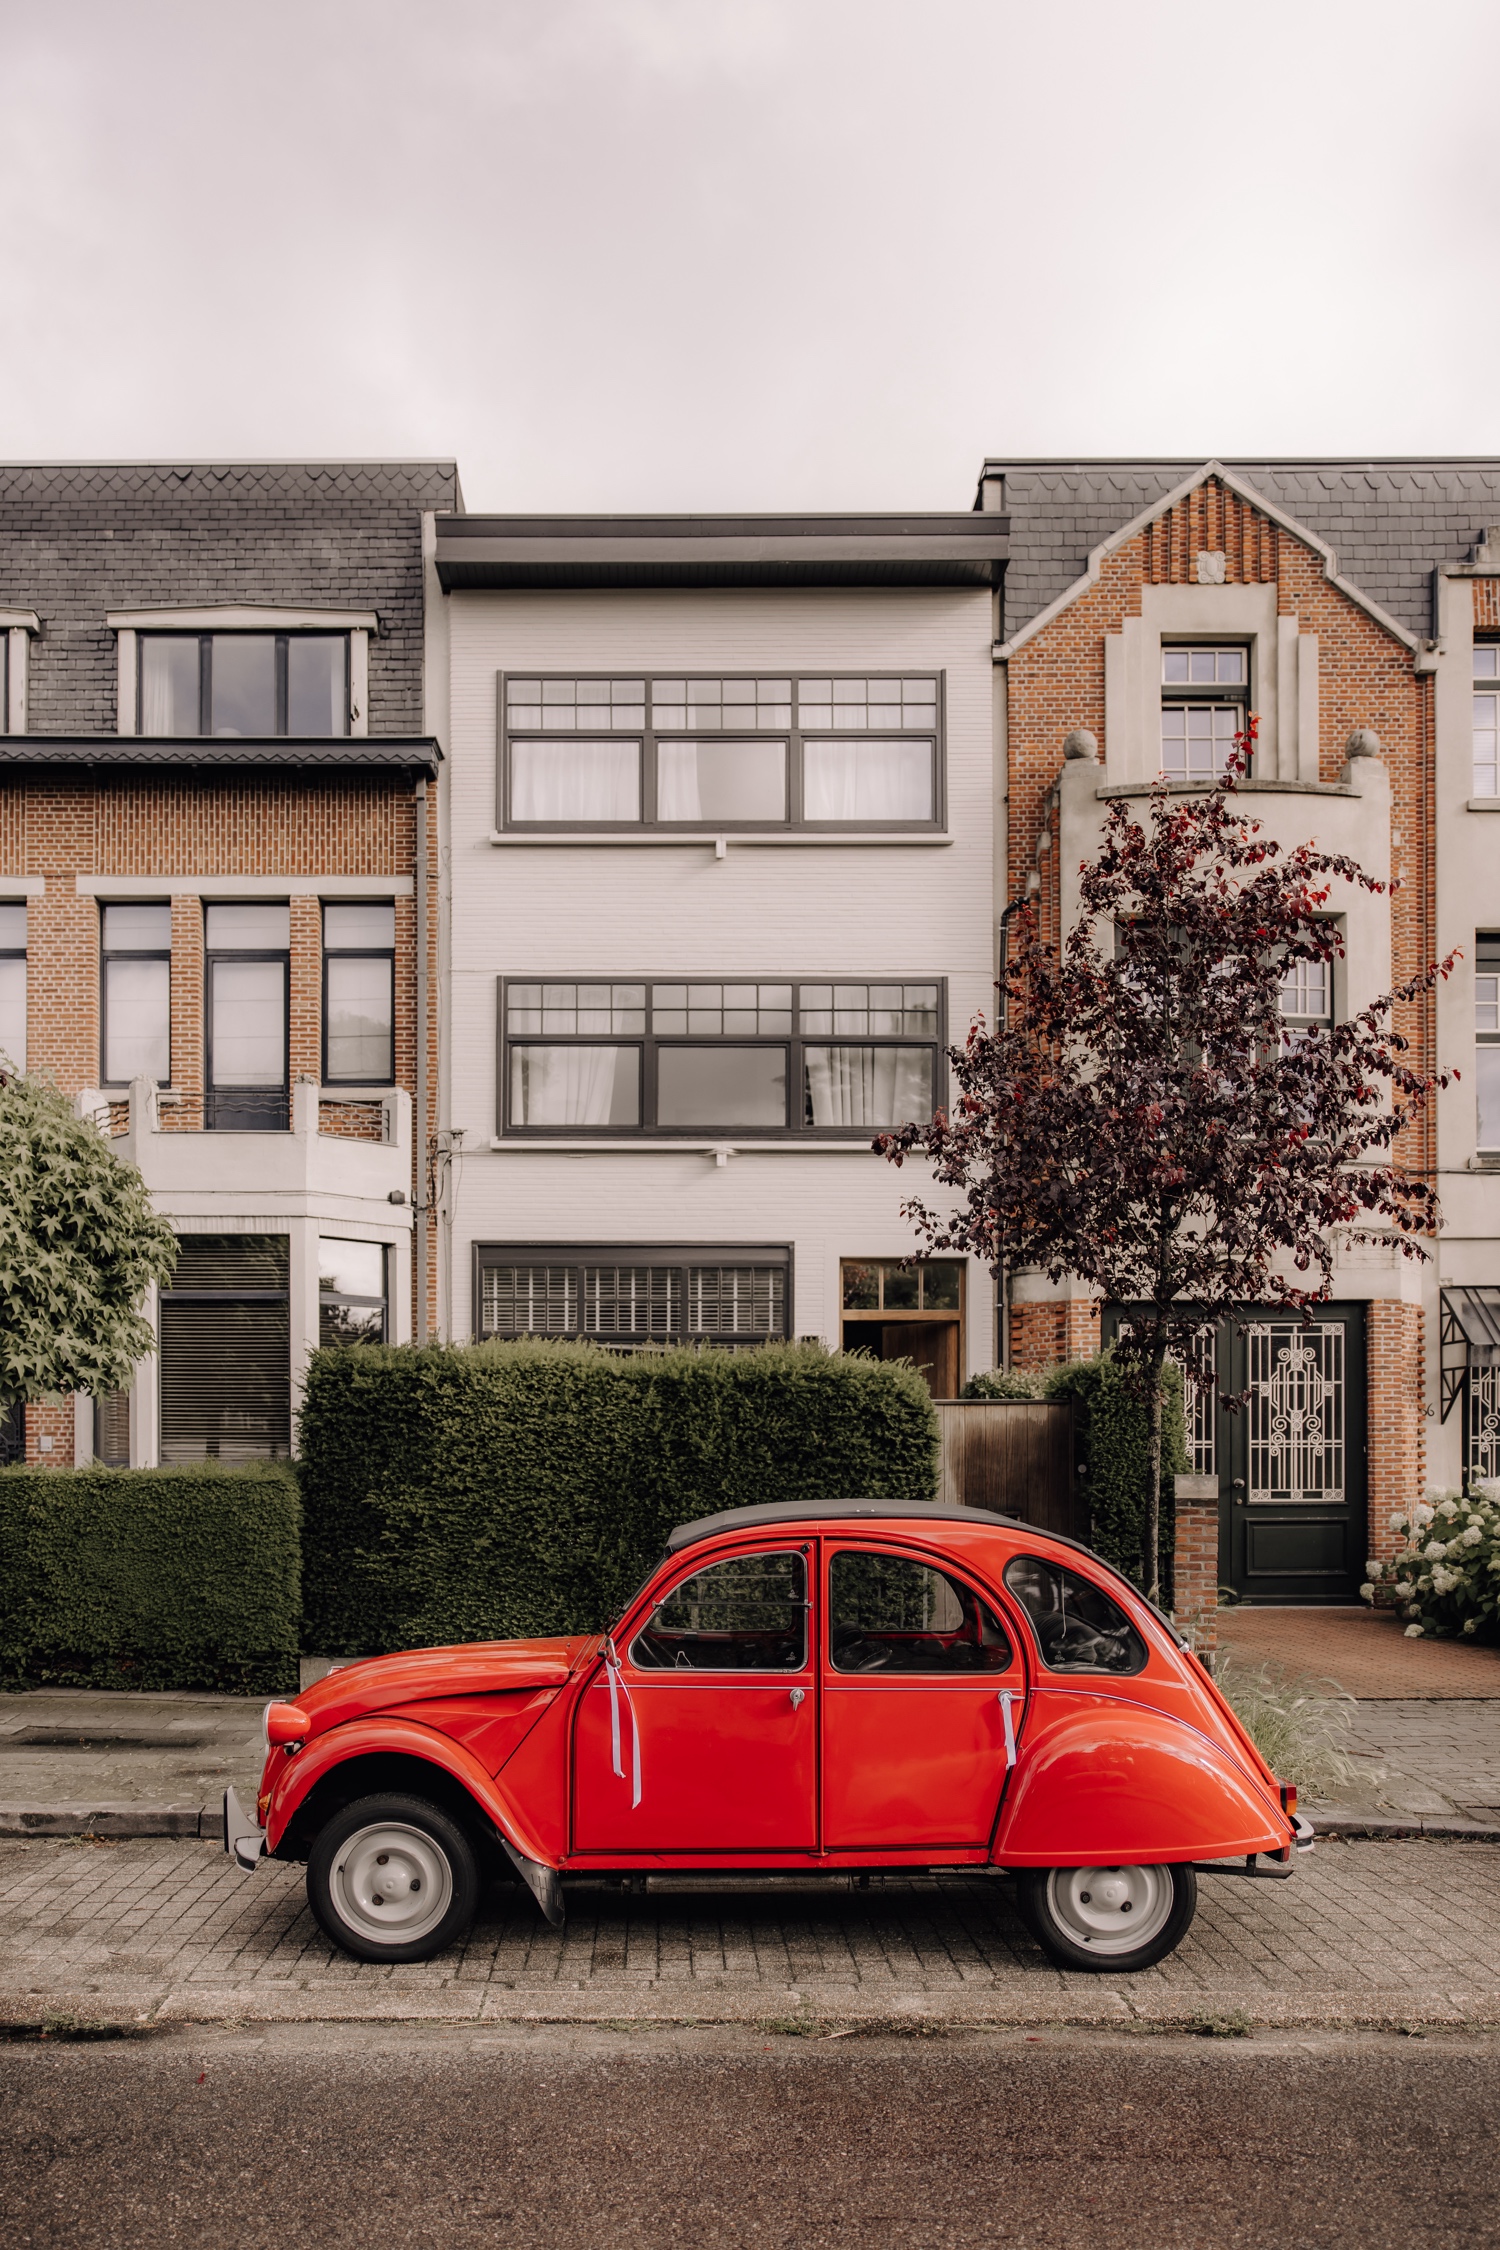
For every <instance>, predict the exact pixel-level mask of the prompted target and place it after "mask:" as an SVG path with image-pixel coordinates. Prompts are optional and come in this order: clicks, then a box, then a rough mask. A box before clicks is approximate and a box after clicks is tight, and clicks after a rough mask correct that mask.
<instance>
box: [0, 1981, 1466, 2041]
mask: <svg viewBox="0 0 1500 2250" xmlns="http://www.w3.org/2000/svg"><path fill="white" fill-rule="evenodd" d="M68 2019H72V2021H73V2022H74V2023H77V2024H84V2025H88V2024H120V2025H130V2026H148V2027H150V2028H151V2029H154V2030H157V2031H166V2030H169V2029H170V2030H188V2029H190V2028H191V2027H192V2026H194V2025H207V2024H223V2023H229V2024H234V2025H248V2024H295V2023H325V2024H326V2023H342V2024H368V2025H370V2026H371V2027H372V2028H377V2027H379V2026H381V2025H392V2024H453V2025H467V2026H468V2027H470V2028H471V2029H472V2030H473V2031H475V2032H484V2031H486V2030H493V2031H500V2030H502V2029H505V2028H512V2029H521V2028H525V2027H528V2026H541V2025H565V2024H578V2025H596V2026H600V2027H603V2028H606V2029H615V2030H634V2029H649V2028H651V2027H652V2026H656V2027H658V2028H663V2029H665V2028H672V2027H676V2026H680V2025H686V2026H696V2027H698V2028H700V2029H705V2028H708V2027H711V2026H713V2025H720V2024H723V2025H731V2024H739V2025H749V2026H753V2027H754V2028H755V2029H757V2030H759V2031H761V2032H765V2033H769V2034H773V2035H774V2034H777V2033H781V2034H785V2035H790V2036H793V2037H796V2036H802V2037H813V2038H816V2037H819V2036H822V2037H828V2036H829V2035H835V2036H836V2035H837V2034H838V2033H839V2032H841V2031H846V2032H853V2031H857V2030H863V2031H865V2032H867V2033H880V2032H885V2033H894V2034H896V2035H897V2036H901V2035H903V2034H904V2035H905V2036H908V2037H910V2036H912V2035H914V2034H915V2035H918V2036H920V2035H921V2034H923V2033H924V2032H925V2033H929V2034H932V2033H942V2032H962V2031H998V2030H1004V2029H1006V2028H1008V2027H1016V2028H1022V2027H1024V2028H1026V2029H1028V2030H1041V2029H1043V2028H1044V2027H1045V2028H1055V2027H1058V2026H1074V2027H1076V2028H1079V2029H1089V2028H1093V2029H1099V2030H1106V2029H1107V2030H1113V2031H1122V2030H1123V2031H1137V2032H1142V2033H1181V2032H1197V2033H1199V2034H1200V2035H1201V2034H1207V2035H1210V2036H1212V2035H1215V2034H1217V2035H1218V2036H1221V2037H1222V2036H1225V2035H1226V2033H1227V2034H1228V2035H1230V2036H1233V2035H1235V2034H1243V2033H1244V2032H1246V2031H1248V2030H1252V2029H1253V2030H1265V2031H1292V2030H1308V2031H1329V2030H1349V2031H1353V2030H1358V2031H1406V2032H1409V2031H1411V2030H1412V2029H1414V2028H1415V2027H1417V2026H1423V2027H1426V2028H1432V2029H1437V2028H1447V2029H1451V2030H1458V2029H1469V2030H1492V2029H1493V2028H1495V2027H1496V2026H1497V2025H1500V1992H1480V1991H1474V1992H1401V1993H1393V1992H1390V1991H1381V1990H1378V1989H1377V1990H1374V1991H1369V1992H1363V1993H1357V1992H1326V1991H1325V1992H1312V1993H1305V1994H1301V1995H1297V1996H1295V1997H1294V1996H1292V1995H1289V1994H1278V1993H1268V1992H1266V1991H1265V1990H1264V1989H1254V1988H1252V1989H1248V1990H1247V1989H1245V1988H1243V1987H1211V1988H1207V1989H1204V1990H1202V1991H1200V1992H1193V1993H1189V1992H1176V1993H1170V1994H1168V1993H1164V1992H1160V1991H1153V1990H1152V1989H1151V1988H1150V1987H1149V1986H1147V1987H1145V1989H1141V1988H1140V1987H1135V1988H1131V1987H1127V1986H1126V1985H1123V1984H1122V1985H1120V1986H1113V1985H1110V1984H1108V1983H1106V1982H1105V1981H1104V1980H1102V1979H1095V1978H1092V1977H1078V1978H1073V1979H1069V1980H1067V1982H1066V1984H1062V1983H1061V1980H1058V1979H1056V1978H1055V1977H1052V1976H1048V1977H1046V1978H1045V1979H1041V1978H1039V1979H1038V1985H1037V1986H1035V1987H1033V1988H1032V1989H1030V1990H1019V1991H1016V1990H1012V1991H1007V1992H988V1993H985V1992H976V1991H975V1990H973V1989H972V1988H970V1989H969V1990H967V1991H964V1992H955V1993H952V1994H947V1993H937V1992H924V1993H886V1994H875V1993H868V1994H867V1993H856V1992H852V1991H851V1990H850V1989H849V1987H848V1986H847V1985H835V1984H832V1983H829V1984H823V1983H821V1982H818V1981H809V1982H807V1983H804V1984H802V1985H800V1986H798V1987H796V1988H795V1989H792V1990H786V1989H781V1990H775V1991H769V1992H767V1991H761V1992H740V1993H727V1992H700V1993H687V1992H682V1991H673V1992H667V1991H663V1990H662V1989H661V1988H660V1987H659V1986H658V1987H657V1988H655V1989H654V1990H651V1991H649V1992H642V1991H641V1990H640V1988H639V1987H638V1986H637V1987H625V1988H617V1989H616V1990H614V1991H609V1990H605V1991H602V1992H591V1993H581V1992H580V1993H569V1992H558V1991H554V1992H551V1993H546V1992H518V1991H508V1992H497V1991H495V1990H494V1989H493V1988H490V1989H488V1990H484V1991H479V1992H475V1991H467V1992H466V1991H464V1990H463V1989H462V1988H455V1987H454V1986H453V1985H452V1984H448V1985H446V1986H444V1987H441V1988H439V1989H438V1990H435V1991H426V1992H423V1991H406V1992H400V1991H395V1990H392V1988H391V1987H390V1986H389V1985H385V1986H383V1987H382V1988H380V1989H379V1990H374V1991H360V1990H356V1989H354V1988H352V1987H351V1985H350V1984H349V1983H348V1982H347V1981H346V1980H345V1979H343V1978H340V1977H330V1978H329V1979H328V1981H327V1982H326V1983H324V1984H322V1985H321V1986H318V1985H313V1984H310V1983H309V1984H303V1985H300V1986H296V1987H293V1988H290V1989H289V1988H288V1987H287V1986H286V1985H285V1984H273V1985H267V1984H260V1985H255V1984H251V1985H208V1984H203V1985H198V1986H194V1985H152V1984H150V1983H147V1982H145V1981H143V1982H142V1983H140V1984H138V1985H131V1984H128V1983H124V1984H114V1985H111V1986H110V1987H109V1988H108V1989H106V1990H102V1991H101V1990H99V1989H97V1988H96V1989H94V1990H92V1991H90V1990H88V1989H84V1990H82V1991H78V1990H70V1989H67V1988H64V1987H59V1988H58V1989H57V1990H55V1991H47V1992H38V1991H37V1989H36V1988H35V1986H32V1985H28V1986H27V1987H26V1988H25V1989H24V1990H21V1989H10V1990H6V1989H3V1988H0V2025H4V2026H7V2027H11V2026H22V2025H35V2026H38V2027H40V2026H41V2025H43V2024H45V2023H48V2022H49V2021H50V2022H51V2023H52V2024H54V2025H58V2026H59V2035H60V2036H61V2035H63V2033H62V2026H63V2025H64V2024H66V2022H67V2021H68Z"/></svg>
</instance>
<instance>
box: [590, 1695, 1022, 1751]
mask: <svg viewBox="0 0 1500 2250" xmlns="http://www.w3.org/2000/svg"><path fill="white" fill-rule="evenodd" d="M1013 1701H1014V1697H1013V1696H1012V1694H1011V1691H1010V1689H1009V1688H1008V1687H1007V1688H1002V1689H1001V1690H1000V1716H1001V1718H1002V1719H1003V1720H1004V1721H1005V1763H1006V1765H1007V1766H1013V1765H1014V1764H1015V1762H1016V1727H1015V1721H1014V1720H1013V1719H1012V1717H1011V1715H1010V1707H1011V1704H1012V1702H1013ZM616 1770H618V1769H616Z"/></svg>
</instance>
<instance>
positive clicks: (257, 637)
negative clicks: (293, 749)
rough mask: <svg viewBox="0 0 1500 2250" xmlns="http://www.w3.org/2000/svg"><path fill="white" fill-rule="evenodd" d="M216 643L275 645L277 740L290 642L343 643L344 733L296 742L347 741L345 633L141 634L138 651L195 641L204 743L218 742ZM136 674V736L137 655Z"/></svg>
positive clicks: (138, 704) (283, 721) (138, 705)
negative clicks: (150, 645) (150, 643)
mask: <svg viewBox="0 0 1500 2250" xmlns="http://www.w3.org/2000/svg"><path fill="white" fill-rule="evenodd" d="M216 640H224V641H227V640H236V641H242V640H254V641H264V640H271V641H274V642H275V644H276V652H275V666H276V724H275V726H274V727H273V729H272V733H273V734H275V735H278V736H285V735H286V733H287V706H288V695H287V645H288V643H289V642H291V641H342V643H343V646H344V725H343V730H342V732H341V733H339V734H331V735H327V736H324V735H310V736H307V737H305V738H304V737H298V738H297V739H299V740H302V739H306V740H308V741H318V742H322V741H329V742H342V741H345V740H347V738H348V736H349V733H350V730H351V727H352V725H353V714H352V711H351V703H352V695H351V692H350V686H351V683H350V670H351V659H350V649H349V643H350V635H349V633H348V631H347V630H345V631H343V632H340V631H338V630H337V629H335V630H333V631H331V632H324V631H320V630H317V629H309V630H307V631H303V632H294V631H287V632H278V631H277V630H276V629H275V628H274V627H271V628H259V627H256V626H241V627H238V628H229V629H227V630H216V629H215V628H212V627H209V628H206V629H204V628H199V627H189V628H188V629H187V630H186V631H183V632H180V633H178V632H173V630H172V628H171V626H170V625H163V626H161V627H159V628H157V629H155V630H153V631H151V632H149V633H142V634H140V635H139V637H138V647H139V646H143V645H144V644H145V643H146V642H147V641H196V642H197V643H198V734H199V736H200V737H201V738H205V739H217V738H216V737H214V733H213V643H214V642H215V641H216ZM135 673H136V677H135V725H136V732H137V733H138V734H139V733H141V732H142V731H143V727H142V721H143V718H144V715H145V701H146V667H145V665H144V663H143V662H141V661H140V657H139V654H138V656H137V661H136V668H135ZM174 739H175V738H174ZM182 739H183V740H189V739H191V738H190V737H187V736H184V737H182ZM252 739H253V738H252Z"/></svg>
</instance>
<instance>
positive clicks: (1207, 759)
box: [1161, 642, 1250, 782]
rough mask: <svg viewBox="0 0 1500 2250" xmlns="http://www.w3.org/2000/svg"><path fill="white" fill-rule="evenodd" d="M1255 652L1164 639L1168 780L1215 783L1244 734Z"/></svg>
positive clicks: (1163, 755) (1163, 719)
mask: <svg viewBox="0 0 1500 2250" xmlns="http://www.w3.org/2000/svg"><path fill="white" fill-rule="evenodd" d="M1249 683H1250V652H1249V650H1248V649H1247V648H1246V647H1244V646H1243V645H1240V646H1229V647H1212V648H1210V647H1206V646H1204V645H1203V644H1202V643H1199V642H1189V643H1182V644H1174V643H1172V642H1165V643H1163V646H1162V652H1161V770H1162V772H1163V773H1164V774H1165V775H1166V777H1167V779H1168V780H1169V781H1202V782H1211V781H1216V780H1217V779H1218V778H1219V776H1220V774H1222V773H1223V771H1224V769H1225V767H1226V766H1227V765H1228V763H1229V760H1230V758H1231V757H1232V756H1233V754H1234V740H1235V736H1236V735H1237V734H1242V733H1243V732H1244V726H1245V697H1246V693H1247V691H1248V688H1249Z"/></svg>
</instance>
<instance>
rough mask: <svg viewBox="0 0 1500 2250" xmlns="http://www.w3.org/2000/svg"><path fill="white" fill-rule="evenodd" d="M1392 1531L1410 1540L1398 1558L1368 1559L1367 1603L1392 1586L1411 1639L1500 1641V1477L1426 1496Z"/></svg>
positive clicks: (1396, 1518)
mask: <svg viewBox="0 0 1500 2250" xmlns="http://www.w3.org/2000/svg"><path fill="white" fill-rule="evenodd" d="M1391 1529H1392V1531H1396V1532H1399V1533H1400V1534H1401V1535H1402V1537H1403V1538H1404V1540H1405V1542H1406V1544H1405V1545H1404V1547H1403V1548H1402V1549H1401V1552H1400V1553H1399V1554H1398V1555H1397V1556H1396V1559H1395V1561H1394V1562H1388V1563H1380V1562H1375V1561H1373V1560H1372V1561H1371V1562H1369V1563H1368V1564H1366V1566H1365V1567H1366V1569H1367V1570H1368V1572H1369V1577H1368V1579H1367V1580H1366V1582H1365V1584H1364V1585H1363V1586H1361V1587H1360V1593H1361V1594H1362V1595H1363V1596H1364V1598H1365V1600H1366V1601H1367V1602H1373V1601H1374V1599H1375V1597H1376V1593H1377V1590H1384V1589H1386V1588H1389V1589H1390V1591H1391V1593H1392V1594H1393V1595H1394V1597H1395V1604H1396V1608H1397V1610H1398V1612H1399V1613H1400V1615H1401V1616H1402V1617H1403V1618H1405V1619H1406V1620H1407V1626H1406V1634H1407V1638H1408V1640H1420V1639H1421V1637H1422V1636H1423V1634H1424V1633H1425V1634H1431V1635H1434V1636H1453V1635H1457V1636H1459V1637H1462V1638H1465V1639H1468V1640H1478V1641H1500V1480H1496V1481H1493V1482H1490V1483H1486V1484H1476V1485H1475V1486H1474V1488H1473V1490H1472V1491H1471V1492H1469V1493H1466V1494H1465V1493H1458V1492H1449V1493H1445V1494H1443V1496H1442V1497H1441V1498H1440V1499H1436V1500H1423V1501H1419V1502H1418V1504H1417V1505H1416V1507H1414V1508H1413V1509H1412V1511H1411V1514H1410V1515H1406V1516H1403V1515H1396V1516H1392V1518H1391Z"/></svg>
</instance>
